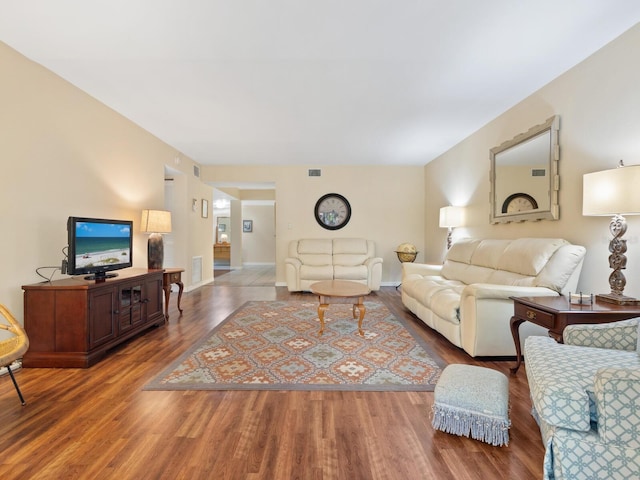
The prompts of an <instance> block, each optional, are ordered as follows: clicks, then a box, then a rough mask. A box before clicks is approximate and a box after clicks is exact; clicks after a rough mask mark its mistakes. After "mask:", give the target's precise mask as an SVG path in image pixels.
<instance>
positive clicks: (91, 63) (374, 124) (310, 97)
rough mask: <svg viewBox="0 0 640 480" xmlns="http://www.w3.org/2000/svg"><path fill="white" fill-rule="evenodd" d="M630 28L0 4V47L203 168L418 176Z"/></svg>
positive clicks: (358, 4) (570, 18)
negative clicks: (383, 170)
mask: <svg viewBox="0 0 640 480" xmlns="http://www.w3.org/2000/svg"><path fill="white" fill-rule="evenodd" d="M638 21H640V2H639V1H637V0H535V1H530V0H519V1H516V0H109V1H106V0H100V1H98V0H94V1H89V0H56V1H51V0H22V1H15V0H0V40H1V41H3V42H5V43H7V44H8V45H9V46H11V47H13V48H15V49H16V50H18V51H19V52H21V53H23V54H24V55H25V56H27V57H28V58H30V59H32V60H34V61H36V62H38V63H40V64H42V65H44V66H45V67H47V68H48V69H50V70H52V71H54V72H56V73H57V74H58V75H60V76H61V77H63V78H65V79H67V80H68V81H69V82H71V83H73V84H74V85H76V86H78V87H79V88H81V89H82V90H84V91H86V92H87V93H89V94H90V95H92V96H94V97H95V98H97V99H99V100H101V101H102V102H104V103H105V104H107V105H108V106H110V107H111V108H113V109H115V110H116V111H118V112H120V113H121V114H123V115H124V116H126V117H128V118H129V119H131V120H133V121H134V122H136V123H137V124H138V125H140V126H142V127H143V128H145V129H146V130H148V131H150V132H151V133H153V134H155V135H156V136H158V137H159V138H161V139H162V140H164V141H165V142H167V143H169V144H170V145H172V146H173V147H175V148H177V149H178V150H180V151H181V152H183V153H184V154H186V155H188V156H190V157H191V158H193V159H194V160H195V161H197V162H199V163H202V164H205V165H206V164H269V165H271V164H282V165H287V164H305V165H315V166H319V165H330V164H341V165H364V164H367V165H374V164H379V165H382V164H402V165H423V164H426V163H428V162H429V161H431V160H432V159H433V158H435V157H436V156H438V155H439V154H441V153H443V152H445V151H446V150H448V149H449V148H450V147H452V146H453V145H455V144H456V143H457V142H459V141H460V140H462V139H463V138H465V137H466V136H468V135H469V134H471V133H473V132H474V131H476V130H477V129H479V128H480V127H482V126H483V125H484V124H486V123H487V122H489V121H490V120H492V119H493V118H495V117H496V116H498V115H500V114H501V113H503V112H504V111H505V110H507V109H508V108H510V107H511V106H513V105H514V104H516V103H517V102H518V101H520V100H522V99H523V98H525V97H526V96H528V95H530V94H531V93H533V92H534V91H535V90H537V89H539V88H540V87H542V86H543V85H545V84H546V83H548V82H549V81H550V80H552V79H553V78H555V77H557V76H558V75H560V74H561V73H563V72H565V71H566V70H567V69H569V68H571V67H572V66H574V65H575V64H577V63H579V62H580V61H582V60H583V59H584V58H586V57H587V56H589V55H590V54H591V53H593V52H595V51H596V50H598V49H599V48H600V47H602V46H603V45H605V44H606V43H608V42H609V41H611V40H613V39H614V38H615V37H617V36H619V35H620V34H621V33H623V32H624V31H625V30H627V29H629V28H630V27H632V26H633V25H635V24H636V23H637V22H638ZM629 53H630V55H632V54H633V55H637V52H629ZM634 58H635V59H637V57H634ZM630 61H631V60H630ZM634 61H635V60H634ZM2 74H3V75H5V74H7V72H2ZM558 113H562V112H558ZM543 120H544V119H540V121H543Z"/></svg>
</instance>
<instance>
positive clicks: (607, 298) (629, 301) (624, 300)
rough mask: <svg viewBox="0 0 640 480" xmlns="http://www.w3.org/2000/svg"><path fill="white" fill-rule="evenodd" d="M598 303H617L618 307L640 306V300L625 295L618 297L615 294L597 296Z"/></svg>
mask: <svg viewBox="0 0 640 480" xmlns="http://www.w3.org/2000/svg"><path fill="white" fill-rule="evenodd" d="M596 300H597V301H598V302H605V303H615V304H616V305H640V300H638V299H637V298H633V297H626V296H624V295H616V294H615V293H605V294H600V295H596Z"/></svg>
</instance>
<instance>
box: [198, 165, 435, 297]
mask: <svg viewBox="0 0 640 480" xmlns="http://www.w3.org/2000/svg"><path fill="white" fill-rule="evenodd" d="M308 169H309V167H307V166H268V167H251V166H245V167H233V166H209V167H203V169H202V171H203V180H205V181H207V182H274V183H275V185H276V187H275V191H276V222H275V223H276V282H277V283H278V284H279V285H284V284H285V280H286V279H285V272H284V259H285V257H286V255H287V246H288V244H289V242H290V241H291V240H294V239H299V238H328V237H335V236H340V237H363V238H368V239H371V240H374V241H375V242H376V253H377V255H378V256H380V257H382V258H383V259H384V263H383V270H382V281H383V283H386V284H389V285H393V284H395V283H398V282H399V281H400V263H399V262H398V259H397V257H396V254H395V249H396V247H397V246H398V245H399V244H401V243H404V242H410V243H414V244H415V245H416V246H417V247H418V250H419V251H420V252H423V251H424V245H423V243H422V239H423V238H424V234H423V232H424V176H423V167H407V166H405V167H391V166H366V167H349V166H325V167H322V176H321V177H309V176H308ZM331 192H335V193H340V194H342V195H344V196H345V197H346V198H347V199H348V200H349V203H350V204H351V208H352V211H353V213H352V216H351V220H350V221H349V223H348V225H347V226H346V227H344V228H343V229H341V230H337V231H330V230H325V229H323V228H321V227H320V226H319V225H318V223H317V222H316V220H315V217H314V215H313V209H314V206H315V204H316V201H317V200H318V198H320V197H321V196H322V195H324V194H325V193H331ZM421 257H422V253H420V255H419V257H418V259H420V258H421Z"/></svg>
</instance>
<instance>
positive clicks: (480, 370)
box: [432, 364, 511, 445]
mask: <svg viewBox="0 0 640 480" xmlns="http://www.w3.org/2000/svg"><path fill="white" fill-rule="evenodd" d="M434 393H435V400H434V404H433V418H432V424H433V427H434V428H435V429H436V430H441V431H443V432H446V433H453V434H455V435H464V436H465V437H469V436H471V438H473V439H475V440H481V441H483V442H486V443H489V444H491V445H508V444H509V427H510V426H511V421H510V420H509V380H508V379H507V377H506V375H504V374H502V373H500V372H498V371H496V370H492V369H490V368H484V367H476V366H473V365H458V364H453V365H448V366H447V367H446V368H445V369H444V370H443V372H442V374H441V375H440V379H439V380H438V383H437V384H436V388H435V391H434Z"/></svg>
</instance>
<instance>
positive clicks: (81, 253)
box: [75, 222, 131, 268]
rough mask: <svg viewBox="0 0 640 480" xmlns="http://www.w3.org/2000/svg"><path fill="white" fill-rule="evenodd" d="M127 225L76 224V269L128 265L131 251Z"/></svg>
mask: <svg viewBox="0 0 640 480" xmlns="http://www.w3.org/2000/svg"><path fill="white" fill-rule="evenodd" d="M130 236H131V228H130V227H129V226H128V225H122V224H114V223H90V222H78V223H77V224H76V244H75V247H76V251H75V254H76V268H91V267H103V266H109V265H117V264H121V263H129V261H130V258H131V249H130V247H129V245H130V244H129V237H130Z"/></svg>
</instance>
